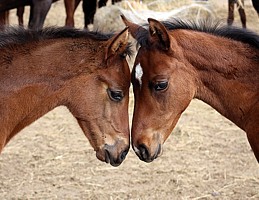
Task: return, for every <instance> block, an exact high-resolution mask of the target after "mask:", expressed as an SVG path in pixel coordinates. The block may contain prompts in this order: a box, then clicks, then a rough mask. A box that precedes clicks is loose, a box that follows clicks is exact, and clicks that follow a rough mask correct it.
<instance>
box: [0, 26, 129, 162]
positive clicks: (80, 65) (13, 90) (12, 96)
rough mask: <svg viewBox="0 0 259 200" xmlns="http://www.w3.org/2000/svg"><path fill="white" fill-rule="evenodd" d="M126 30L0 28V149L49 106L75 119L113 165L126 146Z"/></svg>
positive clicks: (124, 154)
mask: <svg viewBox="0 0 259 200" xmlns="http://www.w3.org/2000/svg"><path fill="white" fill-rule="evenodd" d="M128 35H129V33H128V29H127V28H125V29H124V30H123V31H121V32H120V33H118V34H115V35H111V34H106V35H104V34H101V33H96V32H88V31H83V30H77V29H71V28H67V27H61V28H45V29H43V30H38V31H36V30H30V29H29V30H26V29H24V28H21V27H20V28H8V29H7V30H5V31H3V32H0V124H1V127H2V131H1V133H0V152H1V150H2V149H3V148H4V146H5V145H6V144H7V143H8V142H9V141H10V140H11V138H13V137H14V136H15V135H16V134H17V133H18V132H19V131H20V130H22V129H23V128H24V127H26V126H28V125H29V124H31V123H32V122H34V121H35V120H37V119H38V118H39V117H41V116H43V115H44V114H45V113H47V112H49V111H51V110H52V109H54V108H55V107H58V106H61V105H64V106H66V107H67V108H68V109H69V110H70V112H71V113H72V114H73V116H74V117H75V118H76V119H77V121H78V123H79V125H80V127H81V128H82V130H83V132H84V134H85V135H86V137H87V138H88V140H89V142H90V144H91V145H92V147H93V149H94V150H95V151H96V156H97V158H98V159H99V160H101V161H105V162H107V163H110V164H111V165H112V166H118V165H120V164H121V162H122V161H123V160H124V158H125V156H126V154H127V152H128V150H129V137H130V136H129V119H128V101H129V86H130V70H129V66H128V64H127V61H126V56H127V55H130V47H129V44H128Z"/></svg>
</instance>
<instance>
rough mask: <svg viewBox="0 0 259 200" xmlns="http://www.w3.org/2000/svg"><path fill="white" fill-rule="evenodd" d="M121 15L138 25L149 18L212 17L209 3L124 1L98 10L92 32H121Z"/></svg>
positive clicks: (187, 0)
mask: <svg viewBox="0 0 259 200" xmlns="http://www.w3.org/2000/svg"><path fill="white" fill-rule="evenodd" d="M121 14H123V15H125V16H126V17H127V18H128V19H129V20H130V21H133V22H135V23H138V24H143V23H146V22H147V18H149V17H151V18H155V19H157V20H168V19H170V18H172V17H176V18H181V19H194V20H199V19H200V18H208V17H210V18H211V17H214V13H213V12H212V10H211V9H210V4H209V3H197V2H195V1H191V0H186V1H180V0H171V1H160V0H159V1H155V2H151V3H149V4H144V3H143V4H142V3H138V2H134V1H133V2H132V1H131V2H129V1H126V0H125V1H122V2H120V3H117V4H115V5H110V6H106V7H102V8H100V9H98V10H97V12H96V14H95V17H94V24H93V30H98V31H101V32H104V33H107V32H117V31H119V30H122V28H123V27H124V26H125V25H124V24H123V22H122V20H121V17H120V15H121Z"/></svg>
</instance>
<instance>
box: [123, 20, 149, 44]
mask: <svg viewBox="0 0 259 200" xmlns="http://www.w3.org/2000/svg"><path fill="white" fill-rule="evenodd" d="M121 18H122V21H123V22H124V24H125V25H126V26H127V27H129V32H130V34H131V35H132V37H133V38H134V39H136V40H138V35H140V33H143V32H144V33H147V32H148V31H147V30H146V29H144V28H143V27H142V26H140V25H138V24H134V23H132V22H130V21H129V20H128V19H127V18H126V17H125V16H124V15H121Z"/></svg>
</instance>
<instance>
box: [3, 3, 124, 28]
mask: <svg viewBox="0 0 259 200" xmlns="http://www.w3.org/2000/svg"><path fill="white" fill-rule="evenodd" d="M56 1H58V0H25V1H20V0H0V26H1V25H7V24H8V16H9V10H10V9H14V8H17V17H18V23H19V25H20V26H23V25H24V22H23V14H24V6H28V5H29V6H30V17H29V23H28V27H29V28H30V29H35V30H37V29H42V27H43V24H44V21H45V19H46V16H47V14H48V12H49V10H50V7H51V4H52V3H54V2H56ZM80 1H81V0H64V4H65V10H66V15H67V17H66V21H65V25H66V26H69V27H74V13H75V11H76V9H77V7H78V5H79V3H80ZM107 1H108V0H99V2H98V8H101V7H103V6H106V4H107ZM118 1H121V0H112V4H114V3H116V2H118ZM82 7H83V12H84V20H85V28H87V27H88V25H89V24H92V23H93V19H94V15H95V12H96V8H97V0H83V4H82Z"/></svg>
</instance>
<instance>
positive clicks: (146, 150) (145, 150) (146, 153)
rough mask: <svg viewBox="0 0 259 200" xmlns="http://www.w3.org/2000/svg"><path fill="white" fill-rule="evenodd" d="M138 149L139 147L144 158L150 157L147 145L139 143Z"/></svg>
mask: <svg viewBox="0 0 259 200" xmlns="http://www.w3.org/2000/svg"><path fill="white" fill-rule="evenodd" d="M138 149H139V153H140V156H141V158H142V159H143V160H147V159H148V158H149V157H150V154H149V152H148V149H147V147H146V145H144V144H141V145H139V148H138Z"/></svg>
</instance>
